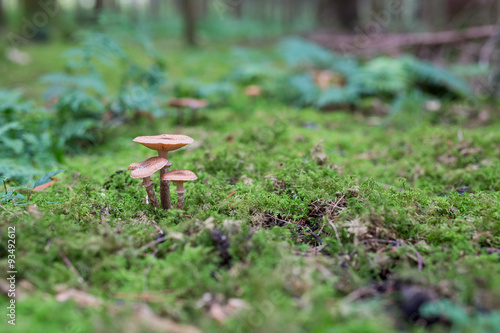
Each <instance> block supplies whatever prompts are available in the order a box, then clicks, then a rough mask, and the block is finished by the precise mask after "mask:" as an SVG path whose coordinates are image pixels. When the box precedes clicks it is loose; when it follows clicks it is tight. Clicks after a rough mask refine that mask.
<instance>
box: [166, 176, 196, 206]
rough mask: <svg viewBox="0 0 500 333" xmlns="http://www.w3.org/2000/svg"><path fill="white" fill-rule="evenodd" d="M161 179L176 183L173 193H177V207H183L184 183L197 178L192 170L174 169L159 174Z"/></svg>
mask: <svg viewBox="0 0 500 333" xmlns="http://www.w3.org/2000/svg"><path fill="white" fill-rule="evenodd" d="M161 179H163V180H168V181H171V182H174V183H177V190H176V191H175V193H177V209H183V208H184V193H186V190H185V189H184V183H185V182H188V181H191V180H196V179H198V177H196V175H195V174H194V172H192V171H189V170H175V171H169V172H167V173H166V174H164V175H163V176H161Z"/></svg>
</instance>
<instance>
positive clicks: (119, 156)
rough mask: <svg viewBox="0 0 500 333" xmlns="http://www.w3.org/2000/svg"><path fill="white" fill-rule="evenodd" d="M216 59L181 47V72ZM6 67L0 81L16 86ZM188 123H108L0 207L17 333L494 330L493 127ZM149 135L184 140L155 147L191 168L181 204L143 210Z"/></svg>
mask: <svg viewBox="0 0 500 333" xmlns="http://www.w3.org/2000/svg"><path fill="white" fill-rule="evenodd" d="M38 51H40V52H47V53H46V54H47V56H48V55H49V54H51V52H50V51H49V50H47V51H41V50H37V52H38ZM207 54H208V55H207ZM224 55H225V53H224V52H222V51H221V52H217V51H207V52H206V53H204V54H202V55H201V56H200V55H192V57H194V58H193V59H194V60H193V59H191V60H192V61H191V62H190V64H189V71H190V73H189V74H190V75H193V73H194V72H196V71H199V70H202V69H203V68H206V67H207V66H206V64H207V63H210V62H211V61H218V63H219V64H220V66H219V67H217V66H213V67H212V66H208V67H210V68H207V69H206V71H208V72H210V71H217V70H220V68H221V67H223V66H224V65H223V61H222V60H216V59H223V57H224ZM184 56H186V54H184V55H182V54H179V55H175V57H177V59H179V61H181V59H182V57H184ZM204 57H205V58H204ZM37 59H41V60H37V61H40V62H43V63H49V62H50V64H47V66H48V67H51V66H52V67H55V66H56V65H55V64H54V61H53V60H50V59H48V58H46V57H37ZM182 66H184V67H182ZM182 66H179V67H178V66H173V67H172V71H173V72H174V77H175V75H182V73H183V70H188V69H186V68H188V67H187V66H188V65H186V64H185V65H182ZM41 68H44V67H43V65H42V67H37V68H36V69H33V71H34V72H37V71H41ZM183 68H184V69H183ZM45 69H46V68H45ZM5 70H6V69H2V71H5ZM15 71H16V70H12V71H11V72H10V73H11V75H12V76H10V77H11V78H10V79H9V80H12V81H11V82H10V83H5V82H3V83H2V85H3V86H7V85H11V86H16V85H18V83H15V82H18V81H19V80H21V81H19V82H27V80H29V74H26V75H25V76H19V75H17V74H16V73H15ZM19 71H21V72H22V73H25V72H26V73H28V70H27V69H20V70H19ZM21 72H20V73H21ZM176 72H177V74H176ZM4 74H5V73H3V72H2V75H4ZM16 80H17V81H16ZM30 89H31V90H30ZM37 89H38V88H36V87H32V88H29V87H28V88H27V89H26V90H27V91H28V94H33V95H38V96H39V92H38V91H37ZM200 115H201V117H200V118H199V120H198V121H197V122H196V123H191V124H189V125H182V124H178V123H177V120H176V119H175V117H170V118H165V119H156V120H153V121H150V120H148V119H139V120H138V121H137V123H135V124H128V125H123V126H120V127H117V128H115V129H113V130H112V131H111V132H110V133H109V134H108V135H107V136H106V138H105V142H104V144H102V145H100V146H97V147H91V148H89V149H88V150H86V151H85V152H84V153H82V154H79V155H75V156H70V157H67V158H66V159H65V161H64V162H63V163H62V164H61V165H60V167H61V168H62V169H65V170H66V171H65V172H64V173H61V174H60V175H58V176H57V180H58V181H57V182H56V183H55V184H54V185H53V186H51V187H49V188H48V189H46V190H44V191H42V192H40V193H36V194H35V195H33V197H32V200H31V202H30V203H29V204H28V205H17V206H12V205H7V206H5V205H4V206H2V207H0V226H1V229H2V233H1V234H0V238H1V241H2V244H7V239H8V234H7V232H6V231H7V227H8V226H15V230H16V252H15V253H16V267H17V270H18V273H17V277H16V278H17V293H18V294H17V296H18V301H17V303H16V309H17V321H16V327H15V329H16V330H17V331H19V332H151V331H168V332H200V331H203V332H266V333H269V332H335V333H340V332H359V333H370V332H444V331H450V330H451V329H453V332H495V329H497V328H498V327H499V325H500V249H499V248H500V222H499V221H500V177H499V175H500V123H499V122H492V123H489V124H482V125H477V124H476V125H471V126H462V125H454V124H443V123H434V124H430V123H421V124H417V121H415V125H412V126H406V127H405V128H404V129H402V128H398V127H396V126H387V127H381V126H380V125H379V123H380V119H379V118H377V117H376V116H373V115H366V114H362V113H360V112H351V111H335V112H326V111H318V110H315V109H296V108H292V107H289V106H287V105H284V104H280V103H276V102H270V101H268V100H266V99H265V98H264V97H263V98H258V99H256V100H253V101H252V100H249V101H247V102H246V103H245V104H242V107H241V109H240V110H234V109H230V108H226V107H212V108H209V109H207V110H205V111H203V112H202V113H201V114H200ZM410 122H411V120H410ZM161 133H171V134H173V133H179V134H185V135H189V136H191V137H192V138H193V139H194V140H195V142H194V144H192V145H190V146H187V147H185V149H182V150H179V151H175V152H173V153H171V155H169V156H170V157H171V162H172V163H173V167H172V169H188V170H192V171H194V172H195V173H196V174H197V176H198V180H197V181H195V182H192V183H188V184H187V185H186V188H187V193H186V207H185V210H184V211H180V210H171V211H164V210H161V209H155V208H152V207H150V206H149V205H147V204H145V203H144V199H145V191H144V188H143V186H142V183H141V182H140V181H138V180H135V179H131V178H130V176H129V172H127V171H126V169H127V167H128V165H129V164H130V163H132V162H140V161H143V160H145V159H146V158H148V157H151V156H154V155H155V154H154V152H152V151H150V150H149V149H147V148H145V147H143V146H141V145H139V144H136V143H134V142H132V139H134V138H135V137H136V136H140V135H155V134H161ZM155 179H156V183H157V184H156V192H157V193H158V183H159V182H158V181H157V180H158V179H157V176H156V175H155V177H154V179H153V180H154V181H155ZM171 195H172V198H173V200H174V202H175V201H176V194H175V192H174V188H173V187H172V192H171ZM163 240H164V241H163ZM0 251H1V257H3V258H6V256H7V254H8V253H7V248H6V247H5V246H4V247H2V248H1V250H0ZM0 266H1V271H2V272H6V271H7V270H8V268H7V261H6V260H2V261H1V265H0ZM3 284H4V283H2V287H3ZM1 300H2V308H3V309H5V307H4V305H5V304H6V300H7V298H6V297H3V296H2V298H1ZM6 321H7V320H6V318H5V316H4V319H3V320H2V324H1V326H0V327H4V328H5V327H6V326H7V325H8V324H7V323H6ZM2 330H3V329H2Z"/></svg>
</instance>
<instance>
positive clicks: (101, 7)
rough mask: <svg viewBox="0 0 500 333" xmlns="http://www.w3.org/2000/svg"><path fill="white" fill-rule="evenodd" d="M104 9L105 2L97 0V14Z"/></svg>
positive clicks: (95, 7) (95, 6)
mask: <svg viewBox="0 0 500 333" xmlns="http://www.w3.org/2000/svg"><path fill="white" fill-rule="evenodd" d="M103 9H104V0H95V5H94V10H95V12H96V14H98V13H100V12H101V11H102V10H103Z"/></svg>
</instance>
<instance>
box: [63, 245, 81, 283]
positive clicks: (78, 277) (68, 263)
mask: <svg viewBox="0 0 500 333" xmlns="http://www.w3.org/2000/svg"><path fill="white" fill-rule="evenodd" d="M58 252H59V255H60V256H61V258H62V260H63V261H64V263H65V264H66V266H68V268H69V270H70V271H71V272H72V273H73V274H75V276H76V278H77V280H78V283H80V284H85V280H84V279H83V277H82V276H81V275H80V273H78V270H77V269H76V268H75V266H73V264H72V263H71V261H70V260H69V259H68V257H66V255H65V254H64V253H63V252H62V251H61V250H59V251H58Z"/></svg>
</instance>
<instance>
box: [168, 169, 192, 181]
mask: <svg viewBox="0 0 500 333" xmlns="http://www.w3.org/2000/svg"><path fill="white" fill-rule="evenodd" d="M161 179H163V180H169V181H171V182H188V181H190V180H196V179H198V177H196V175H195V174H194V172H193V171H189V170H174V171H169V172H167V173H165V174H164V175H163V176H161Z"/></svg>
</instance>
